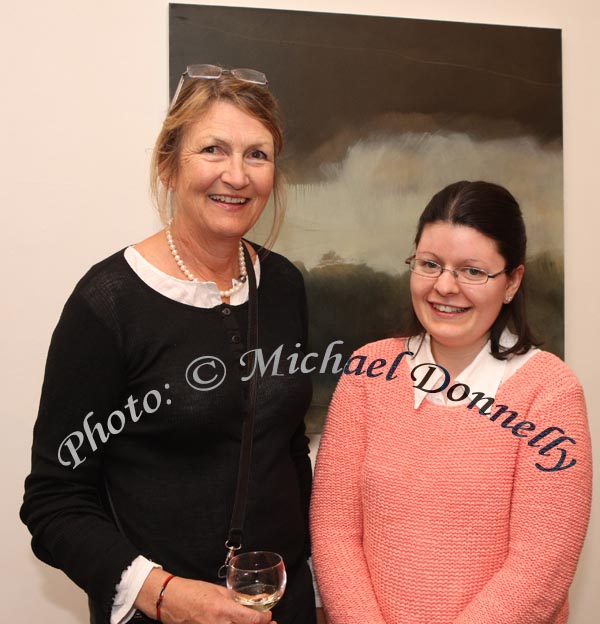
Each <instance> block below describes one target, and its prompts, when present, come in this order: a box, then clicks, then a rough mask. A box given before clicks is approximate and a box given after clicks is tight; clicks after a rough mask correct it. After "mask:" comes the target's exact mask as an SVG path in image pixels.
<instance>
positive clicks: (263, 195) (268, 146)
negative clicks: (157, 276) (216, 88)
mask: <svg viewBox="0 0 600 624" xmlns="http://www.w3.org/2000/svg"><path fill="white" fill-rule="evenodd" d="M274 176H275V152H274V146H273V137H272V136H271V133H270V132H269V130H268V129H267V128H266V127H265V126H263V124H262V123H260V122H259V121H258V120H256V119H255V118H254V117H250V116H249V115H247V114H246V113H245V112H243V111H242V110H240V109H239V108H237V107H236V106H234V105H233V104H231V103H229V102H219V101H217V102H215V103H214V104H212V106H211V107H210V108H209V109H208V110H207V112H206V113H205V114H204V115H203V116H202V117H201V118H200V119H198V121H196V122H195V123H194V124H192V125H191V126H190V127H189V128H188V130H187V131H186V132H185V134H184V136H183V138H182V145H181V152H180V156H179V171H178V173H177V175H176V177H175V180H173V182H172V184H171V187H172V189H173V191H174V192H175V195H176V204H177V220H178V221H180V223H181V224H182V225H183V226H184V227H187V228H188V229H191V230H192V231H195V233H196V234H200V235H203V237H205V238H207V239H227V238H234V239H236V240H237V239H239V238H240V237H241V236H243V235H244V234H246V232H248V230H249V229H250V228H251V227H252V226H253V225H254V224H255V223H256V221H257V220H258V218H259V217H260V215H261V213H262V211H263V209H264V207H265V205H266V203H267V200H268V199H269V195H270V194H271V191H272V189H273V181H274Z"/></svg>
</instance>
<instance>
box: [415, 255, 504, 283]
mask: <svg viewBox="0 0 600 624" xmlns="http://www.w3.org/2000/svg"><path fill="white" fill-rule="evenodd" d="M404 263H405V264H408V268H409V269H410V270H411V271H412V272H413V273H416V274H417V275H420V276H421V277H431V278H434V279H437V278H438V277H440V275H441V274H442V273H443V272H444V271H448V272H449V273H452V275H454V277H455V278H456V280H457V281H458V282H460V283H461V284H485V283H486V282H487V281H488V279H492V278H494V277H498V275H502V273H506V272H507V271H506V269H502V271H498V273H488V272H487V271H484V270H483V269H480V268H478V267H472V266H463V267H457V268H456V269H446V268H444V267H443V266H442V265H441V264H440V263H439V262H436V261H435V260H429V259H427V258H417V257H416V256H411V257H410V258H407V259H406V260H405V261H404Z"/></svg>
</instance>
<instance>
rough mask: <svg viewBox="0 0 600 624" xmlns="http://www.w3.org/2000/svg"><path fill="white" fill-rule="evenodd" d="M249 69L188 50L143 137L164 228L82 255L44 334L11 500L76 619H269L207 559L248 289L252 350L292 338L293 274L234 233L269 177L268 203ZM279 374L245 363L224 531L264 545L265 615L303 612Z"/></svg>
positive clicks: (301, 396)
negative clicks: (277, 573)
mask: <svg viewBox="0 0 600 624" xmlns="http://www.w3.org/2000/svg"><path fill="white" fill-rule="evenodd" d="M266 83H267V81H266V78H265V77H264V75H263V74H261V73H260V72H257V71H255V70H231V71H228V70H223V69H221V68H219V67H216V66H210V65H202V66H191V67H188V70H187V72H186V73H185V74H184V76H182V81H181V82H180V85H179V88H178V90H177V93H176V95H175V98H174V101H173V103H172V105H171V109H170V111H169V114H168V116H167V118H166V120H165V122H164V125H163V129H162V131H161V133H160V135H159V137H158V140H157V143H156V146H155V149H154V157H153V177H154V179H153V188H154V190H155V193H156V196H157V197H158V200H159V205H160V209H161V213H162V214H163V215H164V217H165V223H166V227H165V229H164V230H162V231H160V232H158V233H157V234H155V235H154V236H151V237H150V238H148V239H146V240H144V241H142V242H141V243H138V244H136V245H134V246H131V247H128V248H127V249H125V250H124V251H119V252H118V253H116V254H114V255H112V256H111V257H109V258H107V259H105V260H103V261H102V262H100V263H99V264H97V265H95V266H94V267H93V268H92V269H91V270H90V271H89V272H88V273H87V274H86V275H85V276H84V277H83V279H82V280H81V281H80V282H79V284H78V285H77V286H76V288H75V291H74V292H73V294H72V295H71V297H70V298H69V300H68V302H67V304H66V306H65V309H64V311H63V314H62V316H61V319H60V321H59V324H58V327H57V328H56V330H55V332H54V335H53V338H52V343H51V347H50V352H49V355H48V362H47V366H46V374H45V380H44V387H43V391H42V398H41V405H40V411H39V416H38V420H37V423H36V426H35V431H34V443H33V459H32V471H31V474H30V476H29V477H28V478H27V481H26V491H25V500H24V504H23V507H22V511H21V515H22V518H23V520H24V521H25V522H26V523H27V525H28V527H29V529H30V530H31V532H32V535H33V541H32V545H33V550H34V552H35V553H36V554H37V556H38V557H39V558H40V559H42V560H43V561H45V562H47V563H49V564H50V565H52V566H55V567H59V568H61V569H63V570H64V571H65V572H66V573H67V574H68V575H69V577H70V578H71V579H73V581H75V582H76V583H77V584H78V585H79V586H80V587H82V588H83V589H84V590H85V591H86V592H87V593H88V595H89V601H90V609H91V614H92V621H93V622H96V623H104V622H106V623H108V622H111V624H118V623H122V622H126V621H128V620H129V619H130V618H131V617H132V616H133V621H149V620H161V621H163V622H166V623H171V622H186V623H201V624H225V623H229V622H236V623H240V624H265V623H266V622H269V621H271V613H270V612H266V613H258V612H256V611H252V610H250V609H246V608H245V607H243V606H241V605H238V604H236V603H234V602H233V601H232V600H230V599H229V598H228V597H227V594H226V591H225V589H224V588H223V587H222V586H221V585H220V584H218V583H219V579H218V575H217V573H218V570H219V567H220V565H221V564H222V563H223V561H224V558H225V552H226V551H225V547H224V542H225V539H226V538H227V536H228V528H229V524H230V520H231V517H232V508H233V506H234V500H235V492H236V485H237V483H238V465H239V458H240V440H241V439H242V421H243V420H244V414H245V413H246V412H247V411H248V409H249V405H250V403H251V396H250V393H249V390H248V386H249V381H248V380H249V379H250V378H251V376H252V372H253V371H252V370H250V367H249V366H248V364H249V362H250V361H251V359H250V357H249V356H247V355H246V356H244V354H245V352H246V351H247V350H248V348H249V344H250V342H249V341H250V336H249V332H251V333H252V334H254V332H255V329H254V326H253V325H252V324H250V325H249V321H248V316H249V296H250V299H251V302H250V303H253V302H254V298H256V306H257V311H258V312H257V313H258V320H257V323H255V325H257V335H258V342H257V348H258V349H260V352H261V354H262V356H263V357H264V358H269V357H270V355H271V354H272V353H273V352H275V351H276V350H277V349H279V348H281V349H282V350H281V351H280V353H282V356H283V357H285V356H286V354H287V353H292V352H296V351H298V347H297V345H300V346H301V348H302V349H304V348H305V342H306V333H307V317H306V301H305V293H304V285H303V280H302V276H301V274H300V273H299V272H298V270H297V269H296V268H295V267H294V266H293V265H292V264H291V263H290V262H288V261H287V260H286V259H285V258H283V257H281V256H280V255H278V254H276V253H273V252H271V253H268V254H262V253H261V252H260V249H259V248H258V247H257V246H256V245H254V244H250V243H249V242H247V241H246V240H244V239H243V237H244V236H245V235H246V233H247V232H248V231H249V230H250V229H251V228H252V226H253V225H254V224H255V223H256V222H257V220H258V219H259V217H260V216H261V214H262V212H263V210H264V208H265V205H266V203H267V200H268V198H269V196H270V195H271V193H272V191H273V189H274V187H275V190H276V193H275V194H276V208H277V209H278V210H276V221H278V219H279V217H277V215H278V213H279V209H280V208H281V206H280V205H279V201H278V198H277V186H278V183H279V182H278V173H277V159H278V156H279V153H280V151H281V147H282V131H281V124H280V121H279V117H278V110H277V105H276V102H275V100H274V98H273V96H272V95H271V94H270V93H269V91H268V89H267V88H266ZM276 225H277V223H275V226H276ZM274 229H276V227H274ZM254 283H255V284H256V285H257V288H254V289H253V288H252V284H254ZM249 285H250V286H249ZM284 374H285V371H283V372H282V373H281V374H280V375H279V376H276V377H274V376H268V375H265V376H263V377H262V378H261V379H260V380H259V381H258V390H257V393H256V399H255V411H256V415H255V422H254V435H253V445H254V446H253V452H252V461H251V465H250V477H249V479H250V480H249V485H248V495H247V503H246V513H245V523H244V543H243V547H244V550H271V551H276V552H278V553H280V554H281V555H282V556H283V558H284V560H285V563H286V566H287V569H288V589H287V592H286V594H285V597H284V598H283V600H282V602H281V603H280V605H279V606H278V607H277V608H276V609H274V615H273V617H275V618H277V620H278V622H279V624H285V623H289V624H291V623H293V622H297V623H299V624H300V623H302V624H305V623H306V622H311V621H313V620H314V617H315V610H314V596H313V590H312V583H311V575H310V571H309V569H308V567H307V564H306V560H307V557H308V554H309V552H308V548H309V546H308V544H309V540H308V530H307V523H308V502H309V496H310V487H311V468H310V461H309V458H308V445H307V438H306V437H305V435H304V425H303V417H304V413H305V410H306V408H307V406H308V404H309V401H310V397H311V386H310V380H309V379H308V377H307V376H306V375H300V374H287V375H285V376H282V375H284ZM173 575H175V576H174V577H173Z"/></svg>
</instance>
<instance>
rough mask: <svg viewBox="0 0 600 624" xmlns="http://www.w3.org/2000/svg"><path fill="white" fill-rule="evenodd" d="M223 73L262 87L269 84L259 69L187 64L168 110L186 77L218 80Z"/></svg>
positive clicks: (177, 95) (171, 106)
mask: <svg viewBox="0 0 600 624" xmlns="http://www.w3.org/2000/svg"><path fill="white" fill-rule="evenodd" d="M223 74H231V75H232V76H235V77H236V78H237V79H238V80H241V81H242V82H250V83H252V84H256V85H260V86H262V87H266V86H267V85H268V84H269V81H268V80H267V77H266V76H265V75H264V74H263V73H262V72H261V71H258V70H256V69H223V67H219V66H218V65H188V66H187V68H186V70H185V71H184V72H183V74H181V78H180V79H179V84H178V85H177V89H175V95H174V96H173V99H172V100H171V105H170V106H169V110H171V109H172V108H173V106H174V105H175V102H176V101H177V98H178V97H179V94H180V93H181V88H182V87H183V83H184V82H185V79H186V77H187V78H203V79H204V80H218V79H219V78H220V77H221V76H222V75H223Z"/></svg>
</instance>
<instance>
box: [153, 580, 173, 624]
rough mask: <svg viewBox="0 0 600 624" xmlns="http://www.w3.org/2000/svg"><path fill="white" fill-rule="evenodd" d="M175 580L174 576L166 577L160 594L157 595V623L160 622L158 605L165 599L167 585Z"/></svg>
mask: <svg viewBox="0 0 600 624" xmlns="http://www.w3.org/2000/svg"><path fill="white" fill-rule="evenodd" d="M174 578H175V575H174V574H169V576H167V578H166V579H165V582H164V583H163V586H162V588H161V590H160V594H158V600H157V601H156V619H157V621H158V622H160V621H161V619H160V605H161V604H162V601H163V599H164V597H165V590H166V589H167V585H168V584H169V583H170V582H171V581H172V580H173V579H174Z"/></svg>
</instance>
